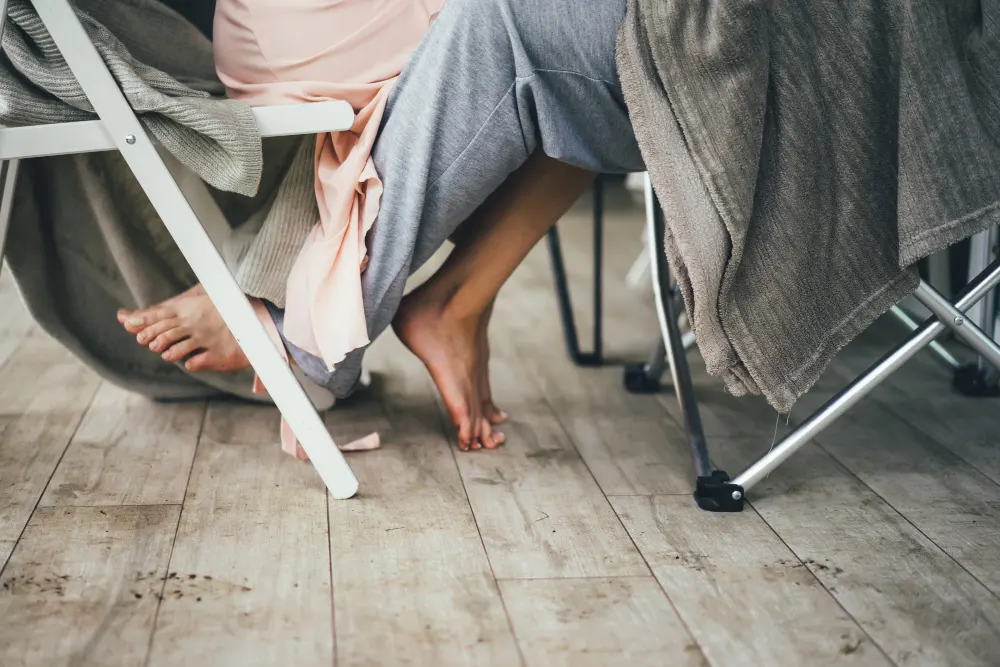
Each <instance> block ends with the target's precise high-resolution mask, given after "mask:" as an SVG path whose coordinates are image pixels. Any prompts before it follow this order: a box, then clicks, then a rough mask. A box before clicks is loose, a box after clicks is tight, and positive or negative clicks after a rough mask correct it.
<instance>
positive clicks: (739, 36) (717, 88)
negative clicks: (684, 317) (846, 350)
mask: <svg viewBox="0 0 1000 667" xmlns="http://www.w3.org/2000/svg"><path fill="white" fill-rule="evenodd" d="M998 30H1000V0H947V1H945V0H938V1H936V2H934V1H926V2H912V1H910V0H851V2H843V1H842V0H811V1H810V2H777V1H775V2H772V1H769V0H629V8H628V15H627V18H626V20H625V24H624V25H623V27H622V30H621V33H620V35H619V43H618V67H619V73H620V76H621V81H622V85H623V88H624V91H625V99H626V103H627V105H628V108H629V113H630V115H631V118H632V122H633V125H634V127H635V131H636V136H637V138H638V140H639V145H640V147H641V149H642V152H643V156H644V158H645V160H646V164H647V167H648V169H649V173H650V176H651V178H652V181H653V184H654V186H655V189H656V192H657V194H658V195H659V197H660V199H661V202H662V204H663V207H664V211H665V213H666V216H667V236H666V245H667V253H668V256H669V259H670V261H671V264H672V269H673V271H674V273H675V275H676V277H677V280H678V282H679V284H680V286H681V288H682V291H683V294H684V299H685V302H686V306H687V309H688V313H689V314H690V316H691V320H692V322H693V325H694V329H695V332H696V334H697V337H698V343H699V347H700V349H701V352H702V355H703V356H704V358H705V361H706V364H707V366H708V370H709V372H711V373H713V374H715V375H719V376H721V377H722V378H723V379H724V380H725V383H726V385H727V386H728V388H729V389H730V390H731V391H732V392H733V393H735V394H737V395H740V394H745V393H747V392H752V393H762V394H763V395H764V396H765V397H766V398H767V400H768V401H769V402H770V403H771V404H772V405H773V406H774V407H775V408H776V409H778V410H779V411H782V412H786V411H788V410H789V409H790V408H791V406H792V404H793V403H794V402H795V400H796V399H797V398H798V397H799V396H801V395H802V394H803V393H804V392H805V391H807V390H808V389H809V387H810V386H812V384H813V383H814V382H815V381H816V380H817V378H818V377H819V375H820V373H821V372H822V370H823V369H824V367H825V366H826V365H827V363H828V362H829V361H830V359H831V358H832V357H833V355H834V354H835V353H836V352H837V350H838V349H840V348H841V347H842V346H843V345H845V344H846V343H848V342H849V341H850V340H851V339H852V338H853V337H854V336H856V335H857V334H858V333H860V332H861V331H862V330H863V329H864V328H865V327H867V326H868V325H869V324H870V323H871V322H872V321H873V320H874V319H876V318H877V317H878V316H879V315H881V314H882V313H884V312H885V311H886V310H888V309H889V308H890V307H891V306H892V305H893V304H894V303H896V302H897V301H898V300H900V299H901V298H902V297H903V296H905V295H906V294H907V293H908V292H910V291H912V289H913V288H914V287H915V285H916V276H915V275H914V274H913V273H912V272H910V271H908V270H906V269H907V267H910V266H911V265H912V264H913V263H914V262H915V261H917V260H918V259H920V258H922V257H924V256H926V255H928V254H930V253H933V252H935V251H937V250H939V249H942V248H944V247H946V246H948V245H950V244H952V243H955V242H957V241H958V240H960V239H962V238H964V237H967V236H969V235H971V234H974V233H977V232H979V231H981V230H983V229H986V228H988V227H990V226H993V225H996V224H998V223H1000V41H998Z"/></svg>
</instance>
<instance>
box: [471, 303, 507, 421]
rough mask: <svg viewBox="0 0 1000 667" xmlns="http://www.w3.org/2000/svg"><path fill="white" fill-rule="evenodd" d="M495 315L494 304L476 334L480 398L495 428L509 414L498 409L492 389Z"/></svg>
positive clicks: (481, 320)
mask: <svg viewBox="0 0 1000 667" xmlns="http://www.w3.org/2000/svg"><path fill="white" fill-rule="evenodd" d="M492 315H493V304H492V303H491V304H490V307H489V308H487V309H486V312H485V313H484V314H483V317H482V318H480V320H479V331H478V332H477V333H476V337H477V344H478V345H479V368H478V369H477V372H476V375H477V382H478V383H479V397H480V399H481V400H482V402H483V415H485V417H486V419H487V420H488V421H489V422H490V423H491V424H493V425H494V426H496V425H498V424H502V423H504V422H505V421H507V413H506V412H504V411H503V410H501V409H500V408H498V407H497V406H496V405H495V404H494V403H493V391H492V390H491V389H490V338H489V324H490V317H491V316H492Z"/></svg>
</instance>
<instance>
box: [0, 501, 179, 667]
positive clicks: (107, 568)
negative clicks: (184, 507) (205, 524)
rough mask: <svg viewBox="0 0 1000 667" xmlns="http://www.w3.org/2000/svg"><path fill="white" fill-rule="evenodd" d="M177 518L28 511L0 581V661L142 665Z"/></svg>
mask: <svg viewBox="0 0 1000 667" xmlns="http://www.w3.org/2000/svg"><path fill="white" fill-rule="evenodd" d="M179 512H180V508H179V507H108V508H95V507H75V508H43V509H39V510H37V511H36V512H35V514H34V516H33V517H32V518H31V523H29V524H28V526H27V528H26V529H25V532H24V536H23V537H22V538H21V540H20V542H18V545H17V549H16V550H15V552H14V554H13V556H12V557H11V560H10V563H9V564H8V565H7V568H6V569H5V570H4V573H3V577H2V581H3V583H2V588H0V618H2V619H3V622H2V623H0V664H3V665H4V666H5V667H15V665H16V666H22V665H23V666H25V667H28V666H32V667H33V666H35V665H37V666H38V667H56V666H57V665H72V666H73V667H84V666H92V667H140V666H141V665H143V664H144V662H145V660H146V655H147V651H148V649H149V637H150V634H151V633H152V630H153V620H154V617H155V614H156V607H157V603H158V596H159V593H160V591H161V589H162V587H163V580H164V577H165V576H166V568H167V559H168V557H169V555H170V543H171V541H172V540H173V537H174V530H175V529H176V527H177V515H178V513H179Z"/></svg>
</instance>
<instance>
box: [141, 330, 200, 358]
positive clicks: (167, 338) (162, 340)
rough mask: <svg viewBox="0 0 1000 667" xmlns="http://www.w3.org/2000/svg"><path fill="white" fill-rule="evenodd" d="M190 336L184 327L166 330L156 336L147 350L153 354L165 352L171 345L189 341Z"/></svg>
mask: <svg viewBox="0 0 1000 667" xmlns="http://www.w3.org/2000/svg"><path fill="white" fill-rule="evenodd" d="M149 328H150V329H152V328H153V327H149ZM144 333H146V332H145V331H144V332H142V334H139V335H140V336H142V335H143V334H144ZM190 335H191V334H190V332H188V330H187V328H186V327H174V328H172V329H168V330H167V331H164V332H163V333H161V334H160V335H158V336H157V337H156V338H155V339H154V340H153V342H152V343H150V344H149V349H150V350H152V351H153V352H167V351H168V348H170V347H171V346H172V345H174V344H176V343H179V342H180V341H182V340H186V339H189V336H190Z"/></svg>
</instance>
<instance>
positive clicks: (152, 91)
mask: <svg viewBox="0 0 1000 667" xmlns="http://www.w3.org/2000/svg"><path fill="white" fill-rule="evenodd" d="M74 5H75V6H76V8H77V10H78V15H79V16H80V18H81V21H82V22H83V25H84V27H85V29H86V30H87V32H88V34H89V36H90V37H91V39H92V40H93V42H94V44H95V45H96V47H97V49H98V51H99V53H100V54H101V57H102V58H103V59H104V61H105V62H106V63H107V64H108V66H109V69H110V70H111V71H112V73H113V75H114V76H115V78H116V80H117V81H118V83H119V85H120V86H121V88H122V90H123V92H124V93H125V96H126V98H127V99H128V100H129V103H130V104H131V105H132V106H133V108H134V109H135V110H136V112H137V114H138V116H139V118H140V120H141V121H142V122H143V124H144V125H145V126H146V128H147V129H148V130H149V131H150V133H151V134H152V135H153V136H155V137H156V139H157V140H158V141H159V142H160V144H161V145H162V146H163V147H164V149H165V150H166V151H167V152H168V153H169V154H170V155H171V156H172V157H173V158H174V159H176V160H177V161H179V162H180V163H181V164H183V165H184V166H186V167H187V168H188V169H190V170H191V171H192V172H193V173H195V174H197V175H198V176H199V177H200V178H201V179H204V181H205V182H207V183H209V184H211V185H212V186H215V188H216V189H208V188H206V186H204V185H203V184H202V183H201V182H200V181H199V180H198V179H188V180H187V181H186V182H185V186H184V187H185V188H186V194H188V196H189V198H192V197H196V198H200V199H202V200H207V201H209V202H214V204H215V205H217V206H218V207H219V208H220V209H221V211H222V212H223V214H224V216H225V217H226V219H227V221H228V222H229V224H230V225H232V226H233V227H234V228H235V229H234V233H233V234H232V235H231V236H230V237H229V239H228V240H227V242H226V244H225V246H224V247H222V248H221V250H222V251H223V254H224V256H226V257H227V259H228V260H230V263H231V266H232V268H233V270H234V273H235V275H236V276H237V280H238V282H240V284H241V287H243V289H244V291H245V292H247V293H248V294H251V295H253V296H258V297H261V298H264V299H268V300H270V301H272V302H274V303H276V304H279V305H280V304H283V303H284V287H285V281H286V279H287V275H288V271H289V270H290V266H291V263H292V261H293V260H294V258H295V256H296V255H297V253H298V249H299V248H300V247H301V243H302V240H303V239H304V238H305V235H306V234H308V232H309V230H310V229H311V227H312V225H313V224H314V223H315V221H316V220H317V219H318V211H317V208H316V200H315V195H314V193H313V185H312V149H311V146H312V143H313V140H312V138H306V139H301V138H289V139H279V140H269V141H267V142H264V143H263V145H262V142H261V140H260V136H259V133H258V130H257V127H256V124H255V122H254V118H253V114H252V112H251V111H250V109H249V108H248V107H247V106H246V105H244V104H241V103H238V102H233V101H229V100H225V99H224V98H220V96H221V95H222V94H223V87H222V85H221V83H220V82H219V81H218V79H217V77H216V75H215V67H214V63H213V57H212V45H211V43H210V42H209V40H208V39H207V38H206V37H205V36H204V35H203V34H201V33H200V32H199V31H198V30H196V29H195V28H194V27H193V26H191V25H190V24H189V23H188V22H187V21H186V20H185V19H184V18H182V17H181V16H180V15H178V14H177V13H175V12H174V11H172V10H171V9H169V8H167V7H166V6H164V5H163V4H161V3H159V2H157V1H156V0H117V1H116V2H107V1H106V0H76V2H74ZM8 15H9V17H10V20H9V21H8V23H7V28H6V30H5V32H4V38H3V51H4V57H3V59H2V60H0V124H3V125H8V126H18V125H38V124H47V123H55V122H68V121H75V120H87V119H91V118H93V117H94V115H93V113H92V109H91V106H90V104H89V102H88V101H87V99H86V97H85V96H84V95H83V93H82V91H81V90H80V88H79V85H78V84H77V83H76V80H75V78H74V77H73V76H72V74H71V73H70V71H69V70H68V68H67V67H66V65H65V61H64V60H63V59H62V57H61V55H60V54H59V53H58V50H57V49H55V46H54V44H53V43H52V41H51V39H50V38H49V36H48V34H47V33H46V31H45V30H44V27H43V26H42V24H41V21H40V19H39V18H38V16H37V14H36V13H35V12H34V9H33V8H32V7H31V5H30V3H27V2H26V1H25V0H10V3H9V6H8ZM7 262H8V265H9V266H10V268H11V271H12V273H13V274H14V276H15V278H16V280H17V283H18V287H19V289H20V291H21V294H22V296H23V298H24V300H25V302H26V304H27V306H28V308H29V310H30V311H31V313H32V315H33V317H34V318H35V319H36V321H37V322H38V323H39V324H40V325H41V326H42V327H43V328H44V329H45V330H46V331H47V332H49V333H50V334H51V335H53V336H54V337H55V338H57V339H58V340H59V341H60V342H62V343H63V344H65V345H66V346H67V347H69V348H70V349H71V350H73V351H74V352H75V353H76V354H77V355H78V356H79V357H81V358H82V359H83V360H84V361H85V362H87V363H88V364H89V365H91V366H92V367H93V368H95V369H96V370H97V371H98V372H99V373H101V374H102V375H103V376H104V377H106V378H108V379H110V380H112V381H114V382H116V383H117V384H119V385H121V386H124V387H127V388H129V389H132V390H134V391H138V392H141V393H144V394H146V395H149V396H151V397H155V398H168V399H169V398H186V397H200V396H205V395H211V394H215V393H218V392H219V391H224V392H227V393H232V394H236V395H239V396H244V397H248V398H249V397H251V393H250V387H251V383H250V377H251V376H250V375H249V374H246V373H245V374H241V375H237V376H226V375H220V374H205V373H198V374H196V375H191V374H188V373H186V371H184V370H183V368H182V367H181V366H179V365H174V364H167V363H165V362H163V361H161V360H160V359H159V358H158V357H157V356H156V355H153V354H150V353H149V352H148V351H146V350H144V349H143V348H141V347H140V346H138V345H137V344H136V343H135V341H134V340H132V338H131V336H129V335H128V334H127V333H126V332H125V331H124V330H123V329H122V328H121V327H120V326H119V325H118V324H117V322H116V320H115V311H116V309H117V308H119V307H122V306H126V307H128V306H132V307H134V306H143V305H147V304H149V303H154V302H156V301H159V300H162V299H165V298H167V297H170V296H172V295H174V294H176V293H177V292H178V291H180V290H182V289H184V288H186V287H188V286H190V285H191V284H193V283H194V282H195V277H194V275H193V274H192V273H191V271H190V269H189V268H188V266H187V263H186V262H185V261H184V259H183V257H181V255H180V252H179V251H178V250H177V248H176V246H175V245H174V243H173V241H172V239H171V238H170V236H169V234H168V233H167V232H166V230H165V228H164V227H163V224H162V222H161V221H160V219H159V217H158V216H157V214H156V212H155V211H154V210H153V209H152V207H151V206H150V204H149V201H148V199H147V198H146V196H145V194H144V193H143V192H142V190H141V188H139V185H138V183H137V182H136V181H135V178H134V177H133V176H132V173H131V171H130V170H129V169H128V167H127V165H126V164H125V163H124V161H123V160H122V158H121V157H120V156H119V155H118V154H117V153H100V154H91V155H78V156H62V157H52V158H43V159H36V160H28V161H26V162H25V163H23V164H22V167H21V173H20V177H19V179H18V186H17V190H16V193H15V200H14V206H13V216H12V219H11V226H10V231H9V237H8V244H7Z"/></svg>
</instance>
